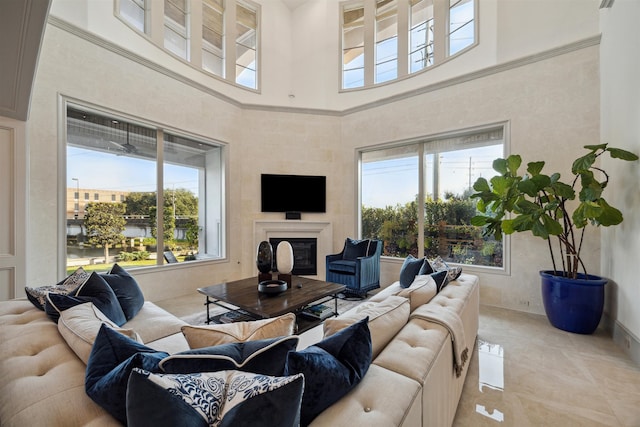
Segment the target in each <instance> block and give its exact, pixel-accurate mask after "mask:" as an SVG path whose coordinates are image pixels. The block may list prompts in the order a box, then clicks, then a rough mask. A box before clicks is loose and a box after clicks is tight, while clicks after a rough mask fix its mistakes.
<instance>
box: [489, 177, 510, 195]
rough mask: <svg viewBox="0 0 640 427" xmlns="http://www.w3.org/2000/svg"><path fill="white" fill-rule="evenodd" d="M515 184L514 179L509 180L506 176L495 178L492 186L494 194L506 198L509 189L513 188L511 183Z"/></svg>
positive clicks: (492, 180) (492, 179)
mask: <svg viewBox="0 0 640 427" xmlns="http://www.w3.org/2000/svg"><path fill="white" fill-rule="evenodd" d="M512 182H513V179H512V178H508V177H506V176H494V177H493V178H491V185H492V186H493V192H494V193H495V194H498V195H499V196H504V195H506V194H507V192H508V190H509V188H510V187H511V183H512Z"/></svg>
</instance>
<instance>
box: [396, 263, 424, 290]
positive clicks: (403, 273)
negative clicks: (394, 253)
mask: <svg viewBox="0 0 640 427" xmlns="http://www.w3.org/2000/svg"><path fill="white" fill-rule="evenodd" d="M423 264H424V258H416V257H414V256H413V255H407V257H406V258H405V259H404V262H403V263H402V267H400V287H401V288H408V287H409V286H411V284H412V283H413V280H414V279H415V278H416V276H417V275H418V272H419V271H420V269H421V268H422V265H423Z"/></svg>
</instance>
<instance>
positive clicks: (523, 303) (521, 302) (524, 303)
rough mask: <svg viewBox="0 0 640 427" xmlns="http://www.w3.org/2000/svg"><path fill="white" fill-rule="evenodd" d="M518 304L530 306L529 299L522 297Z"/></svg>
mask: <svg viewBox="0 0 640 427" xmlns="http://www.w3.org/2000/svg"><path fill="white" fill-rule="evenodd" d="M518 304H519V305H521V306H524V307H529V301H527V300H525V299H521V300H520V301H518Z"/></svg>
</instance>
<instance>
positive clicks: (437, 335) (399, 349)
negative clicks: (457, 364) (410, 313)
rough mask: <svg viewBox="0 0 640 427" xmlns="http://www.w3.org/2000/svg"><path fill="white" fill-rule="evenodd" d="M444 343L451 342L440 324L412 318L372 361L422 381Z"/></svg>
mask: <svg viewBox="0 0 640 427" xmlns="http://www.w3.org/2000/svg"><path fill="white" fill-rule="evenodd" d="M445 344H446V345H448V346H451V341H450V340H449V334H448V332H447V330H446V329H445V328H444V327H442V326H439V325H435V324H432V323H429V322H427V321H426V320H422V319H412V320H410V321H409V323H407V324H406V326H405V327H404V328H402V330H401V331H400V332H399V333H398V334H397V335H396V336H395V338H394V339H393V341H391V342H390V343H389V344H388V345H387V346H386V347H385V349H384V350H383V351H382V352H381V353H380V355H379V356H378V357H377V358H376V359H375V360H374V362H373V363H374V364H375V365H378V366H382V367H383V368H386V369H389V370H390V371H394V372H397V373H398V374H400V375H403V376H405V377H408V378H411V379H413V380H415V381H417V382H418V383H420V384H424V382H425V380H426V378H427V375H428V374H429V371H430V370H431V365H432V364H433V362H434V361H435V359H436V357H437V355H438V353H439V351H440V349H441V348H442V346H443V345H445ZM451 372H453V361H452V365H451Z"/></svg>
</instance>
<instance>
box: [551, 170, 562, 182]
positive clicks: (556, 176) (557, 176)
mask: <svg viewBox="0 0 640 427" xmlns="http://www.w3.org/2000/svg"><path fill="white" fill-rule="evenodd" d="M549 179H551V183H552V184H555V183H556V182H558V181H559V180H560V174H559V173H558V172H555V173H553V174H551V176H550V177H549Z"/></svg>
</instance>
